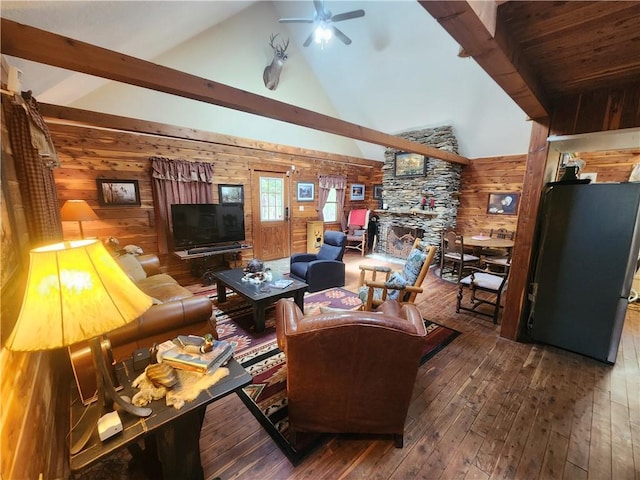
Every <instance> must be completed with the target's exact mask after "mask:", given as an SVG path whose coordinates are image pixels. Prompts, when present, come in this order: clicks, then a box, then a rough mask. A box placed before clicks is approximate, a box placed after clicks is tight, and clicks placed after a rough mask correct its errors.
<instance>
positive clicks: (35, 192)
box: [2, 92, 63, 248]
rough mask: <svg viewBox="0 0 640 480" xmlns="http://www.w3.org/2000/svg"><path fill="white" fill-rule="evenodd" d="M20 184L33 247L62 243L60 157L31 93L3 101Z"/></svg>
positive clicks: (24, 93)
mask: <svg viewBox="0 0 640 480" xmlns="http://www.w3.org/2000/svg"><path fill="white" fill-rule="evenodd" d="M2 104H3V107H4V114H5V116H6V119H7V129H8V131H9V143H10V145H11V150H12V153H13V158H14V163H15V165H16V177H17V179H18V182H19V183H20V196H21V197H22V203H23V205H24V209H25V212H24V213H25V217H26V222H27V230H28V232H29V239H30V242H31V247H32V248H35V247H39V246H42V245H46V244H49V243H53V242H59V241H62V239H63V237H62V220H61V218H60V207H59V205H58V192H57V189H56V184H55V180H54V177H53V169H54V168H56V167H59V166H60V164H59V161H58V156H57V154H56V151H55V148H54V146H53V141H52V140H51V135H50V133H49V129H48V127H47V124H46V123H45V122H44V120H43V118H42V116H41V115H40V111H39V109H38V102H37V101H36V99H35V98H33V97H32V96H31V93H30V92H23V94H22V95H18V94H16V95H14V96H13V97H10V101H4V98H3V101H2Z"/></svg>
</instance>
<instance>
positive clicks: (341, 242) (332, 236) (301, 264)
mask: <svg viewBox="0 0 640 480" xmlns="http://www.w3.org/2000/svg"><path fill="white" fill-rule="evenodd" d="M346 242H347V236H346V235H345V234H344V233H342V232H335V231H332V230H327V231H326V232H324V242H323V244H322V246H321V247H320V251H319V252H318V253H296V254H294V255H292V256H291V264H290V270H289V271H290V275H291V277H292V278H295V279H297V280H300V281H302V282H305V283H306V284H308V285H309V289H308V291H309V292H318V291H320V290H325V289H327V288H332V287H342V286H344V263H343V262H342V256H343V255H344V247H345V245H346Z"/></svg>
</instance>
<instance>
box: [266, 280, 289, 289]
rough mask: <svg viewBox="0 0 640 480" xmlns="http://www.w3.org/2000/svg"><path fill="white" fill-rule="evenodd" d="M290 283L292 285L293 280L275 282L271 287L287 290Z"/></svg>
mask: <svg viewBox="0 0 640 480" xmlns="http://www.w3.org/2000/svg"><path fill="white" fill-rule="evenodd" d="M292 283H293V280H285V279H282V280H276V281H275V282H273V283H272V284H271V285H273V286H274V287H276V288H287V287H288V286H289V285H291V284H292Z"/></svg>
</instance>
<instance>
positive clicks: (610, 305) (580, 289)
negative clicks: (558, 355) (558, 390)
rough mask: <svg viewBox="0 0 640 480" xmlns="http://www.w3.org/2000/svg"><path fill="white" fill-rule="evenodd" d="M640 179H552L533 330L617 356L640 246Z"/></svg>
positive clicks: (575, 347) (559, 342) (562, 343)
mask: <svg viewBox="0 0 640 480" xmlns="http://www.w3.org/2000/svg"><path fill="white" fill-rule="evenodd" d="M639 207H640V183H596V184H561V183H559V182H556V183H552V184H549V185H548V186H547V187H546V188H545V191H544V193H543V197H542V203H541V209H540V215H539V217H538V227H537V242H536V246H535V250H534V252H535V253H536V256H535V259H534V262H533V263H532V269H533V270H532V271H533V275H532V285H531V287H532V288H531V297H530V298H531V310H530V312H529V317H528V319H527V324H526V327H527V331H528V334H529V336H530V338H531V339H532V340H534V341H538V342H542V343H546V344H550V345H555V346H557V347H560V348H563V349H566V350H570V351H572V352H576V353H580V354H583V355H586V356H589V357H592V358H595V359H597V360H601V361H603V362H607V363H615V361H616V356H617V353H618V345H619V343H620V337H621V335H622V326H623V324H624V318H625V314H626V310H627V304H628V302H627V299H628V296H629V292H630V290H631V284H632V281H633V275H634V273H635V270H636V267H637V263H638V250H639V248H640V239H639V235H640V208H639Z"/></svg>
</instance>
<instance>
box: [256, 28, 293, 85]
mask: <svg viewBox="0 0 640 480" xmlns="http://www.w3.org/2000/svg"><path fill="white" fill-rule="evenodd" d="M277 36H278V34H277V33H276V34H275V35H274V34H271V39H270V40H269V46H270V47H271V48H272V49H273V60H271V63H270V64H269V65H267V66H266V67H265V68H264V72H262V80H263V81H264V86H265V87H267V88H268V89H269V90H275V89H276V88H277V87H278V82H279V81H280V72H282V68H283V67H284V62H285V60H286V59H287V48H288V47H289V39H288V38H287V39H286V40H284V41H283V42H282V43H280V44H277V45H275V44H274V43H273V42H274V41H275V39H276V37H277Z"/></svg>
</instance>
